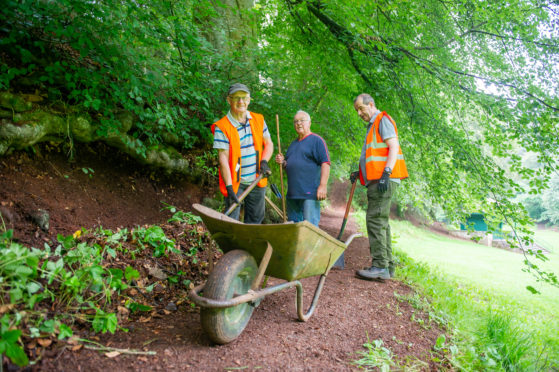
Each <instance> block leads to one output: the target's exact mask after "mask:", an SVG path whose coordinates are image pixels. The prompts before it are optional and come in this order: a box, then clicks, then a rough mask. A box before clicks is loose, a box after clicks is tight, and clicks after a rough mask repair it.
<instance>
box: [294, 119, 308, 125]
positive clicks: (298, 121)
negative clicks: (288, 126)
mask: <svg viewBox="0 0 559 372" xmlns="http://www.w3.org/2000/svg"><path fill="white" fill-rule="evenodd" d="M305 121H309V119H299V120H293V124H299V123H304V122H305Z"/></svg>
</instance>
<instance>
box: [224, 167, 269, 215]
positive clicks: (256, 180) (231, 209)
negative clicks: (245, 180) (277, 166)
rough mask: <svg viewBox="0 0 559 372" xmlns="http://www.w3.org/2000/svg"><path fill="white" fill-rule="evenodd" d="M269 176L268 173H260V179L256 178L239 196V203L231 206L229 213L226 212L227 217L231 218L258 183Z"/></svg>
mask: <svg viewBox="0 0 559 372" xmlns="http://www.w3.org/2000/svg"><path fill="white" fill-rule="evenodd" d="M268 175H269V173H266V174H264V173H260V175H259V176H258V177H256V179H255V180H254V181H253V182H252V183H251V184H250V186H249V187H247V188H246V189H245V191H243V193H242V194H241V195H239V202H238V203H233V204H231V205H230V206H229V209H227V211H226V212H225V215H226V216H229V215H230V214H231V213H232V212H233V211H234V210H235V208H237V207H238V206H239V205H240V204H241V202H242V201H243V199H244V198H246V197H247V195H248V194H249V193H250V192H251V191H252V189H254V188H255V187H256V185H257V184H258V182H260V180H262V178H266V177H268Z"/></svg>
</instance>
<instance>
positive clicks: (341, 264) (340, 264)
mask: <svg viewBox="0 0 559 372" xmlns="http://www.w3.org/2000/svg"><path fill="white" fill-rule="evenodd" d="M356 181H357V180H356V179H355V180H353V182H352V185H351V191H350V193H349V200H348V201H347V205H346V207H345V215H344V220H343V222H342V228H341V229H340V233H339V234H338V240H339V241H342V235H343V234H344V230H345V225H346V224H347V216H348V215H349V210H350V209H351V200H352V199H353V192H354V191H355V186H357V182H356ZM334 267H337V268H340V269H343V268H344V267H345V261H344V253H342V255H341V256H340V257H339V258H338V260H337V261H336V263H334Z"/></svg>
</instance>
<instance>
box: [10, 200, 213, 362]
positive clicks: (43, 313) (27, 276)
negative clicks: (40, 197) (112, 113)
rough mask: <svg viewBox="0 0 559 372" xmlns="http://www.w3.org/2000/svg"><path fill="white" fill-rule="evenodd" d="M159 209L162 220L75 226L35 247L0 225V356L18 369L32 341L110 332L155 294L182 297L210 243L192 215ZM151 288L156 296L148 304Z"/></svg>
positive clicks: (29, 358)
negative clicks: (114, 226) (165, 216)
mask: <svg viewBox="0 0 559 372" xmlns="http://www.w3.org/2000/svg"><path fill="white" fill-rule="evenodd" d="M167 208H168V209H170V210H171V211H172V212H173V213H174V214H173V216H172V217H171V219H170V220H169V221H170V223H169V224H164V225H162V226H155V225H154V226H143V227H141V226H138V227H136V228H134V229H132V230H130V231H129V230H128V229H120V230H117V231H112V230H108V229H103V228H101V227H99V228H97V229H95V230H87V229H83V228H82V229H81V230H78V231H76V232H75V233H74V234H72V235H69V236H62V235H58V237H57V241H56V242H54V244H52V245H51V244H46V243H45V244H44V246H43V247H42V249H37V248H31V247H26V246H23V245H22V244H19V243H18V242H17V241H15V240H14V238H13V232H12V230H6V229H5V227H4V228H3V229H2V230H0V232H1V233H0V293H1V295H0V354H4V355H6V356H7V357H8V358H9V359H10V360H11V361H12V362H13V363H14V364H16V365H18V366H26V365H28V364H34V361H35V360H36V359H38V358H40V350H39V349H40V347H36V348H33V349H32V350H31V349H28V350H26V348H25V345H26V344H28V343H29V342H31V341H32V340H38V341H39V342H38V343H39V345H46V346H48V345H50V344H51V342H52V341H54V340H56V339H58V340H63V339H69V338H77V336H75V333H79V332H80V331H82V330H93V331H94V332H96V333H106V332H110V333H114V332H115V331H116V330H117V329H119V328H122V329H124V328H123V326H122V324H124V323H125V322H126V320H127V319H128V317H129V316H134V315H136V314H140V313H148V314H149V312H154V311H156V310H158V309H156V306H158V305H156V302H157V303H161V299H162V298H165V299H166V300H167V301H175V302H177V305H178V304H180V303H181V302H187V301H188V300H187V296H186V291H187V290H189V289H190V288H192V287H193V281H194V280H196V279H198V278H200V277H202V276H204V275H207V270H206V269H205V268H206V266H207V260H208V257H207V249H206V248H207V246H208V244H215V243H213V242H212V241H211V239H210V238H209V234H208V233H207V230H206V229H205V228H204V227H203V226H202V224H200V222H201V220H200V218H199V217H197V216H195V215H192V214H190V213H185V212H182V211H177V210H176V209H175V208H174V207H172V206H168V205H167ZM213 251H214V252H215V251H217V250H213ZM204 255H206V256H204ZM201 257H202V258H203V262H200V259H201ZM169 288H172V289H173V293H170V291H169V293H166V292H165V291H166V289H169ZM154 289H157V292H158V294H157V296H158V300H159V301H152V300H153V292H154ZM181 290H182V292H181ZM177 294H178V296H177ZM177 297H178V298H179V300H178V301H177ZM121 304H124V306H121ZM159 310H161V309H159ZM46 346H45V347H46Z"/></svg>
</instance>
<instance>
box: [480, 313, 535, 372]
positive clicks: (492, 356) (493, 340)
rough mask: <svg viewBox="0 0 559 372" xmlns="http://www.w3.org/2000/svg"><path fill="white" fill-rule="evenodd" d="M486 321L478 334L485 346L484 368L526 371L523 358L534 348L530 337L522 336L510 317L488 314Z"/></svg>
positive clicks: (526, 364)
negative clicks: (497, 367)
mask: <svg viewBox="0 0 559 372" xmlns="http://www.w3.org/2000/svg"><path fill="white" fill-rule="evenodd" d="M486 321H487V323H486V326H485V327H484V328H483V329H482V330H481V332H482V333H481V334H480V337H481V338H482V339H483V340H484V342H485V344H486V352H485V355H484V359H483V363H484V364H485V366H487V367H493V368H495V367H496V366H499V367H500V368H502V369H504V370H505V371H523V370H526V369H527V367H529V365H528V363H526V361H525V357H526V355H528V353H529V350H530V349H531V348H533V346H534V345H533V342H532V341H531V336H528V335H522V331H521V330H519V329H517V328H516V327H514V325H513V324H512V320H511V316H510V315H500V314H495V313H490V314H489V316H488V318H487V319H486Z"/></svg>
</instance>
